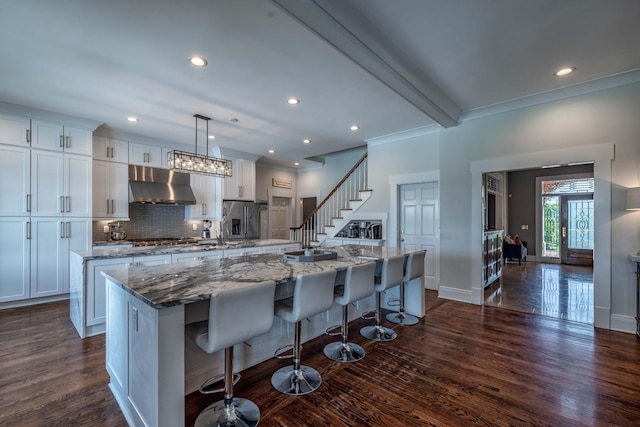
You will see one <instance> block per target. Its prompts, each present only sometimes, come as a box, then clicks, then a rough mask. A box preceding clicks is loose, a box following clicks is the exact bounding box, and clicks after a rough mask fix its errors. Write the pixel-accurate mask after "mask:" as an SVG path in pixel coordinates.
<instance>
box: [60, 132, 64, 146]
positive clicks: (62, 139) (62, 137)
mask: <svg viewBox="0 0 640 427" xmlns="http://www.w3.org/2000/svg"><path fill="white" fill-rule="evenodd" d="M60 147H62V148H64V136H63V135H60Z"/></svg>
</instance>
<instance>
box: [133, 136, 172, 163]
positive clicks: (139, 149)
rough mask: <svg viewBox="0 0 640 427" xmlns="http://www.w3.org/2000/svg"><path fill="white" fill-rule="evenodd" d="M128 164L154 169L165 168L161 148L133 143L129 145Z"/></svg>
mask: <svg viewBox="0 0 640 427" xmlns="http://www.w3.org/2000/svg"><path fill="white" fill-rule="evenodd" d="M165 160H166V159H165ZM129 163H131V164H132V165H140V166H151V167H154V168H164V167H166V166H165V164H164V163H165V162H163V161H162V148H160V147H155V146H153V145H144V144H138V143H135V142H130V143H129Z"/></svg>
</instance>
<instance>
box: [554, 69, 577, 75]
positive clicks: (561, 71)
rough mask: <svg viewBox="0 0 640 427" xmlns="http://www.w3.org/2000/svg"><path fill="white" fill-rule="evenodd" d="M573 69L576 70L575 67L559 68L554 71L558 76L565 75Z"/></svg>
mask: <svg viewBox="0 0 640 427" xmlns="http://www.w3.org/2000/svg"><path fill="white" fill-rule="evenodd" d="M575 70H576V67H564V68H560V69H559V70H558V71H556V76H558V77H562V76H566V75H567V74H571V73H573V72H574V71H575Z"/></svg>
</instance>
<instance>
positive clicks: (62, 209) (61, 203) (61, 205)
mask: <svg viewBox="0 0 640 427" xmlns="http://www.w3.org/2000/svg"><path fill="white" fill-rule="evenodd" d="M60 212H63V213H64V196H60Z"/></svg>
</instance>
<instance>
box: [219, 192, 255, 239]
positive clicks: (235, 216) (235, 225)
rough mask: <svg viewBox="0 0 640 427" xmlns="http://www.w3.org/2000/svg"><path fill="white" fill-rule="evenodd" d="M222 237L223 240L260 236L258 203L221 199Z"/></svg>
mask: <svg viewBox="0 0 640 427" xmlns="http://www.w3.org/2000/svg"><path fill="white" fill-rule="evenodd" d="M222 237H223V239H224V240H238V239H259V238H260V204H259V203H254V202H241V201H237V200H223V202H222Z"/></svg>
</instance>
